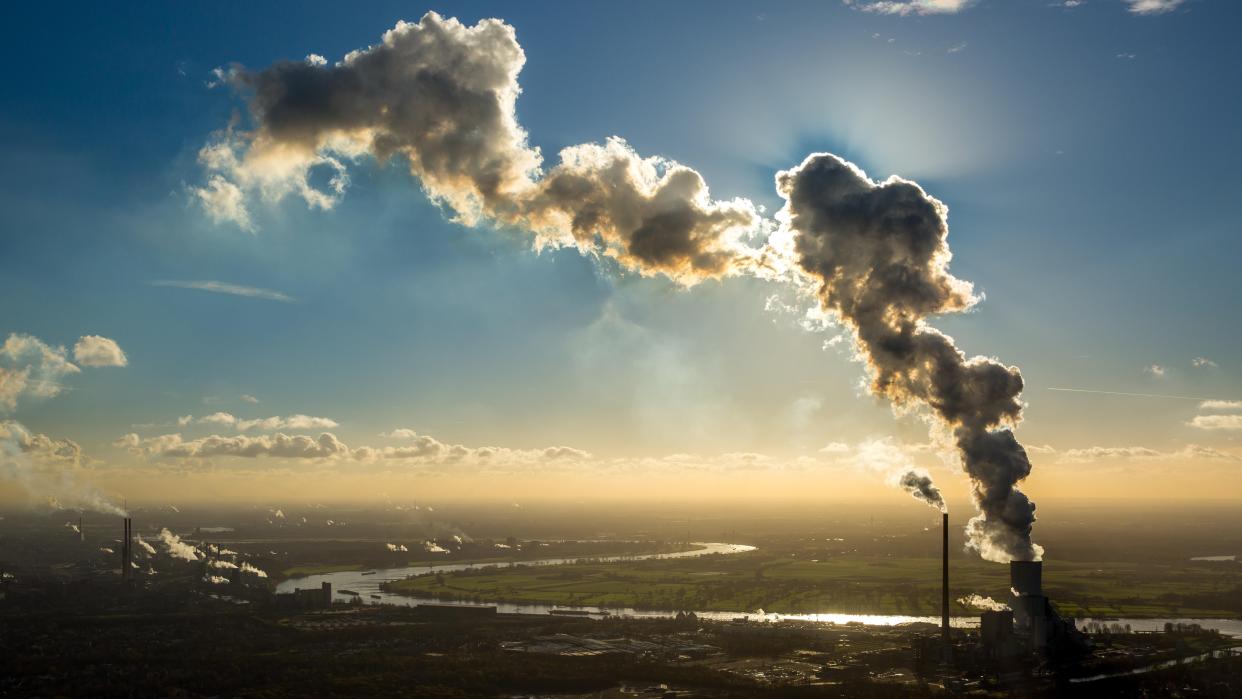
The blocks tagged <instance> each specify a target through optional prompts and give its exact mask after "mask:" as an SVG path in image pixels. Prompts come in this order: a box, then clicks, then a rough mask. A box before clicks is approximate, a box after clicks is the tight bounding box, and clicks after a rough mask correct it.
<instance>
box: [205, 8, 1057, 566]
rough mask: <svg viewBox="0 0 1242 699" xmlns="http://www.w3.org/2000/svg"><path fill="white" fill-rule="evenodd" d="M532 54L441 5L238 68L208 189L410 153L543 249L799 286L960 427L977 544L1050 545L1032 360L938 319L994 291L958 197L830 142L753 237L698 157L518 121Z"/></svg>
mask: <svg viewBox="0 0 1242 699" xmlns="http://www.w3.org/2000/svg"><path fill="white" fill-rule="evenodd" d="M897 4H899V5H908V4H910V3H897ZM932 4H935V3H930V4H929V3H920V4H919V5H920V6H927V7H930V6H931V5H932ZM955 4H965V3H955ZM524 62H525V55H524V53H523V52H522V49H521V47H520V46H519V45H518V43H517V40H516V37H515V34H514V31H513V28H512V27H510V26H508V25H506V24H505V23H503V22H502V21H500V20H495V19H488V20H483V21H481V22H479V23H478V24H476V25H475V26H473V27H468V26H465V25H463V24H461V23H460V22H458V21H457V20H455V19H445V18H443V17H441V16H440V15H438V14H435V13H428V14H427V15H425V16H424V17H423V18H422V19H421V20H420V21H419V22H417V23H407V22H400V23H398V24H397V26H396V27H395V28H393V29H392V30H390V31H388V32H387V33H385V34H384V35H383V37H382V39H381V41H380V43H378V44H376V45H374V46H371V47H369V48H366V49H362V50H358V51H353V52H351V53H349V54H348V55H346V56H345V57H344V58H343V59H342V60H341V61H339V62H337V63H328V62H327V61H326V60H324V59H322V58H320V57H313V58H309V59H307V60H305V61H297V62H292V61H285V62H280V63H276V64H274V65H272V66H270V67H268V68H266V69H262V70H248V69H246V68H244V67H242V66H232V67H230V68H229V69H227V70H221V71H219V72H218V79H219V82H220V83H222V84H227V85H229V86H231V87H232V88H233V89H234V90H235V91H237V92H238V93H239V94H241V95H243V96H244V98H245V99H246V100H247V101H248V106H249V112H250V117H251V128H249V130H245V129H238V128H229V129H227V130H225V131H223V132H221V133H220V134H218V135H217V137H216V138H215V139H214V140H213V141H212V142H211V143H209V144H208V145H207V146H205V147H204V148H203V149H202V151H201V152H200V154H199V156H200V161H201V162H202V164H203V166H204V168H205V169H206V171H207V176H208V184H207V185H206V186H204V187H200V188H198V189H196V190H195V192H194V193H195V195H196V197H197V198H198V199H199V201H200V203H202V204H203V205H204V206H205V207H206V208H207V210H208V212H209V213H210V214H211V216H212V217H213V218H216V219H217V220H223V219H232V220H234V221H236V222H237V223H238V224H239V225H241V226H242V227H243V228H253V218H252V217H251V215H250V212H249V209H248V208H247V207H248V206H249V204H250V202H252V201H254V200H255V199H256V198H261V199H264V200H266V201H278V200H280V199H282V198H284V197H285V196H288V195H295V196H300V197H301V198H302V199H304V200H305V201H306V202H307V204H308V205H309V206H311V207H318V208H325V209H326V208H330V207H332V206H333V205H335V203H336V202H337V200H338V199H339V198H340V197H341V196H342V195H343V193H344V191H345V189H346V188H347V186H348V173H347V165H346V163H347V162H349V161H353V160H358V159H362V158H370V159H374V160H375V161H379V162H387V161H389V160H392V159H398V160H400V161H401V162H402V163H403V164H405V165H406V166H407V167H408V168H409V169H410V172H411V173H412V174H413V175H414V176H416V177H417V178H418V179H419V181H420V182H421V184H422V187H423V189H424V190H425V191H426V192H427V193H428V194H429V195H430V196H431V197H432V198H433V199H435V200H436V201H437V202H440V203H442V204H444V205H446V206H447V207H448V208H449V209H451V210H452V212H453V213H454V214H455V218H456V220H457V221H459V222H461V223H463V224H466V225H473V224H475V223H479V222H483V221H488V222H491V223H494V224H499V225H501V226H504V227H509V228H516V229H519V230H524V231H526V233H527V234H528V235H530V236H531V238H532V240H533V242H534V245H535V246H536V247H541V248H542V247H548V246H552V247H555V246H574V247H576V248H577V249H579V250H580V251H582V252H584V253H585V254H589V255H594V256H603V257H608V258H612V259H614V260H616V261H617V262H618V263H619V264H620V265H621V266H622V267H624V268H626V269H628V270H631V271H635V272H637V273H639V274H642V275H659V274H662V275H665V276H667V277H669V278H670V279H673V280H676V281H677V282H680V283H682V284H687V285H688V284H693V283H695V282H697V281H700V280H703V279H707V278H716V277H721V276H726V275H730V274H740V273H753V274H757V275H762V276H767V277H778V278H789V279H792V280H794V281H797V282H799V283H800V284H801V285H804V286H808V287H811V288H813V290H814V293H815V294H816V296H817V298H818V300H819V303H820V306H821V307H822V309H823V310H824V311H825V312H827V313H829V314H831V315H832V316H835V318H836V319H837V320H839V321H840V322H841V323H842V324H843V325H844V327H845V328H846V330H847V332H848V333H849V334H850V335H851V336H852V337H853V339H854V343H855V346H856V348H857V352H858V354H859V356H860V357H862V358H863V359H864V360H865V361H866V362H867V364H868V367H869V369H870V372H871V375H872V383H871V390H872V392H873V393H874V394H875V395H877V396H880V397H883V398H886V399H888V400H890V401H891V402H892V403H893V405H894V406H895V407H896V408H898V409H902V410H919V411H923V412H924V413H925V414H928V415H930V416H931V417H933V418H934V420H935V422H936V424H937V428H936V429H937V430H940V429H944V430H947V431H948V432H949V433H950V435H951V438H952V439H953V441H954V443H955V446H956V449H957V451H958V453H959V455H960V458H961V461H962V464H963V467H964V469H965V471H966V473H967V474H968V475H969V476H970V478H971V482H972V494H973V496H974V501H975V504H976V506H977V508H978V509H979V514H978V516H976V517H975V518H974V519H972V520H971V521H970V523H969V524H968V526H967V532H968V541H969V545H970V546H971V547H972V548H974V549H975V550H977V551H978V552H979V553H980V554H981V555H982V556H983V557H984V558H986V559H988V560H994V561H1008V560H1011V559H1020V560H1034V559H1038V558H1039V557H1040V556H1041V555H1042V549H1040V547H1038V546H1036V545H1035V544H1033V543H1032V542H1031V527H1032V525H1033V523H1034V521H1035V516H1034V511H1035V506H1034V504H1033V503H1032V502H1030V500H1029V499H1027V497H1026V496H1025V495H1024V494H1023V493H1022V492H1021V491H1020V490H1019V489H1018V488H1017V485H1018V483H1019V482H1020V481H1021V480H1023V479H1024V478H1025V477H1026V476H1027V475H1028V474H1029V473H1030V469H1031V464H1030V461H1029V460H1028V459H1027V455H1026V452H1025V451H1024V450H1023V448H1022V446H1021V445H1020V444H1019V443H1018V441H1017V440H1016V438H1015V437H1014V435H1013V432H1012V429H1013V428H1014V427H1015V426H1016V425H1017V423H1018V422H1019V421H1020V420H1021V413H1022V404H1021V402H1020V401H1019V395H1020V393H1021V390H1022V386H1023V382H1022V377H1021V374H1020V373H1019V372H1018V370H1017V369H1016V368H1014V367H1009V366H1006V365H1004V364H1001V363H1000V362H998V361H995V360H992V359H988V358H984V357H973V358H967V357H966V356H965V355H964V354H963V353H962V352H961V351H960V350H958V348H957V347H956V345H955V344H954V342H953V340H952V339H951V338H949V337H948V336H946V335H944V334H943V333H941V332H939V331H937V330H935V329H934V328H932V327H930V326H929V325H928V324H927V320H928V318H930V317H931V316H935V315H938V314H942V313H954V312H961V311H965V310H967V309H969V308H970V307H971V306H973V305H974V304H975V303H976V302H977V300H978V299H977V297H976V296H975V295H974V293H973V290H972V287H971V285H970V284H969V283H968V282H965V281H962V280H959V279H957V278H955V277H953V276H952V275H951V274H950V273H949V271H948V265H949V260H950V258H951V257H952V255H951V254H950V251H949V247H948V243H947V236H948V225H947V207H945V206H944V204H942V203H941V202H940V201H938V200H936V199H935V198H933V197H931V196H929V195H928V194H926V193H925V192H924V191H923V190H922V189H921V188H920V187H919V186H918V185H917V184H915V183H913V182H910V181H907V180H903V179H900V178H896V177H894V178H890V179H889V180H887V181H884V182H873V181H872V180H871V179H869V178H868V177H867V176H866V175H865V174H864V173H863V172H862V171H861V170H860V169H858V168H857V167H855V166H854V165H852V164H850V163H848V162H846V161H844V160H842V159H841V158H838V157H836V156H834V155H830V154H822V153H821V154H814V155H811V156H809V157H808V158H806V159H805V160H804V161H803V162H802V163H801V164H800V165H798V166H797V167H795V168H792V169H790V170H787V171H783V172H781V173H779V174H778V176H777V178H776V185H777V191H778V193H779V194H780V195H781V196H782V197H783V198H784V199H785V200H786V204H785V206H784V208H783V209H782V210H781V212H780V213H779V214H778V216H777V223H778V224H779V228H777V229H776V230H775V232H773V233H772V235H771V237H770V238H769V243H768V245H767V246H765V247H762V248H752V247H750V246H748V245H747V240H748V239H749V238H751V237H752V236H754V235H757V234H759V233H763V232H770V231H772V224H771V222H767V221H764V220H762V219H761V217H760V216H759V214H758V209H757V207H755V206H754V205H753V204H752V203H751V202H749V201H745V200H733V201H717V200H713V199H711V197H710V195H709V193H708V189H707V186H706V184H705V183H704V181H703V178H702V177H701V176H700V175H699V173H698V172H696V171H694V170H692V169H690V168H687V167H684V166H682V165H679V164H677V163H673V162H670V161H666V160H663V159H660V158H644V157H642V156H640V155H638V154H637V153H635V152H634V151H633V149H631V148H630V147H629V146H628V145H627V144H626V143H625V142H624V141H623V140H621V139H617V138H613V139H609V140H607V141H606V142H605V143H603V144H585V145H578V146H571V147H568V148H565V149H564V150H562V151H561V154H560V162H559V163H558V164H556V165H554V166H553V167H551V168H550V169H548V170H546V171H545V170H544V169H543V159H542V155H541V153H540V152H539V150H538V149H535V148H532V147H531V146H530V145H529V144H528V141H527V135H526V132H525V131H524V130H523V129H522V128H521V126H520V125H519V124H518V122H517V118H516V112H515V105H516V99H517V96H518V93H519V92H520V88H519V86H518V82H517V76H518V73H519V72H520V70H521V68H522V66H523V64H524ZM316 169H318V170H319V171H321V172H323V171H327V172H330V173H332V178H331V181H330V183H329V185H328V187H327V189H315V188H314V187H312V186H311V184H310V180H311V174H312V171H313V170H316ZM221 446H224V447H226V449H225V451H229V450H231V449H232V448H240V449H242V450H243V451H244V450H245V447H243V446H242V445H240V444H229V443H227V442H219V441H217V442H214V443H212V444H210V445H207V444H202V445H195V449H194V450H195V451H197V450H198V449H199V448H202V447H208V450H211V449H215V448H219V447H221ZM247 446H249V445H247ZM307 446H308V447H310V448H311V449H312V451H318V450H322V449H323V447H324V446H325V445H322V444H319V445H315V444H313V443H312V444H308V445H307ZM331 446H332V449H329V450H328V451H329V452H332V453H337V452H335V451H334V450H335V448H336V445H331ZM903 481H905V482H906V484H907V485H906V486H905V487H907V488H908V489H910V491H911V492H912V493H915V494H916V495H917V496H920V497H932V493H933V492H935V491H934V490H933V489H932V486H931V484H930V483H926V482H924V481H923V480H922V479H921V476H920V475H919V474H915V475H914V476H913V477H911V478H909V479H905V478H899V479H898V483H899V484H901V483H902V482H903ZM932 504H935V502H934V501H932Z"/></svg>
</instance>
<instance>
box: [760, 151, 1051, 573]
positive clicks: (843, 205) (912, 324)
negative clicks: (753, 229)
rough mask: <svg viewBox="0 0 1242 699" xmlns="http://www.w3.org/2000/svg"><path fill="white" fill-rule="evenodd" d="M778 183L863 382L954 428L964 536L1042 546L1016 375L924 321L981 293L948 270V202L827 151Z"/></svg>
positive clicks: (1004, 556)
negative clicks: (969, 498)
mask: <svg viewBox="0 0 1242 699" xmlns="http://www.w3.org/2000/svg"><path fill="white" fill-rule="evenodd" d="M776 188H777V191H778V192H779V193H780V195H781V196H782V197H784V198H785V201H786V204H785V207H784V208H783V209H782V210H781V211H780V212H779V213H778V214H777V216H778V218H779V219H780V220H781V221H782V223H783V224H784V226H785V227H786V228H787V229H788V231H789V232H790V233H791V237H790V238H789V239H787V240H788V242H789V243H790V244H791V246H792V252H793V255H794V257H795V259H796V261H797V264H798V266H799V268H800V269H801V271H802V272H803V273H804V274H805V275H807V277H809V278H810V279H811V280H812V281H813V283H814V284H815V286H816V287H817V288H816V291H817V294H818V296H819V300H820V303H821V305H822V306H823V307H824V308H825V309H826V310H830V311H833V312H834V313H835V314H836V315H837V317H838V318H840V319H841V321H842V322H843V323H844V324H845V326H846V327H847V328H848V329H849V330H850V331H851V332H852V333H853V336H854V343H855V346H856V347H857V348H858V352H859V354H860V355H861V356H862V358H863V359H864V360H865V361H866V362H867V365H868V368H869V369H870V371H871V379H872V381H871V392H872V393H874V394H875V395H877V396H881V397H884V398H887V399H888V400H889V401H891V402H892V404H893V405H894V407H895V408H897V409H898V410H902V409H906V410H909V409H919V408H921V409H927V410H929V411H930V413H931V414H932V415H933V416H934V417H935V418H937V420H938V421H939V422H940V423H941V424H942V425H944V426H945V427H947V428H948V429H949V430H950V432H951V433H952V437H953V439H954V441H955V443H956V446H957V449H958V452H959V454H960V456H961V459H962V465H963V467H964V469H965V471H966V473H967V475H969V476H970V479H971V484H972V494H973V496H974V501H975V504H976V506H977V507H978V509H979V511H980V512H979V515H978V516H976V517H975V518H973V519H971V520H970V522H969V524H968V525H967V527H966V531H967V536H968V543H967V545H968V546H970V547H971V548H973V549H975V550H977V551H978V552H979V553H980V555H982V556H983V557H984V558H986V559H988V560H992V561H1001V562H1003V561H1008V560H1011V559H1019V560H1034V559H1037V558H1039V557H1040V555H1041V554H1042V549H1040V548H1039V547H1038V546H1036V545H1034V544H1032V543H1031V526H1032V525H1033V524H1034V522H1035V504H1034V503H1032V502H1031V501H1030V500H1028V499H1027V497H1026V495H1025V494H1023V493H1022V492H1021V491H1020V490H1018V489H1017V487H1016V486H1017V483H1018V482H1019V481H1021V480H1022V479H1023V478H1026V476H1027V475H1028V474H1029V473H1030V471H1031V464H1030V461H1029V460H1027V457H1026V451H1025V450H1023V448H1022V446H1021V445H1020V444H1018V441H1017V439H1015V438H1014V436H1013V432H1012V431H1011V429H1010V428H1011V427H1012V426H1014V425H1016V424H1017V423H1018V421H1019V420H1021V417H1022V403H1021V402H1020V401H1019V400H1018V396H1019V394H1020V393H1021V391H1022V375H1021V374H1020V373H1019V372H1018V370H1017V368H1015V367H1009V366H1005V365H1004V364H1001V363H1000V362H997V361H995V360H992V359H988V358H985V357H972V358H970V359H967V358H966V356H965V355H964V354H963V353H962V352H961V351H960V350H959V349H958V348H957V346H956V345H955V344H954V343H953V339H952V338H950V337H949V336H947V335H945V334H943V333H941V332H940V331H938V330H936V329H935V328H932V327H930V326H929V325H927V322H926V320H927V318H928V317H929V316H932V315H936V314H940V313H953V312H960V311H964V310H966V309H968V308H970V307H971V306H972V305H974V304H975V303H976V302H977V300H978V299H977V297H976V296H975V295H974V292H973V289H972V288H971V285H970V283H969V282H965V281H962V280H960V279H957V278H956V277H954V276H953V275H951V274H950V273H949V260H950V259H951V258H952V254H951V253H950V252H949V246H948V234H949V228H948V224H947V217H948V208H947V207H946V206H945V205H944V204H943V203H941V202H940V201H938V200H937V199H935V198H933V197H931V196H929V195H928V194H927V193H926V192H924V191H923V189H922V188H920V187H919V186H918V185H917V184H915V183H913V182H910V181H908V180H903V179H901V178H899V177H891V178H889V179H888V180H886V181H884V182H880V183H877V182H873V181H872V180H871V179H870V178H868V177H867V175H866V174H865V173H864V172H863V171H862V170H860V169H859V168H858V167H857V166H855V165H853V164H851V163H848V162H846V161H844V160H842V159H841V158H839V157H837V156H835V155H830V154H826V153H818V154H815V155H811V156H809V157H807V158H806V160H804V161H803V162H802V163H801V164H800V165H798V166H797V167H795V168H793V169H790V170H786V171H783V172H780V173H778V174H777V176H776Z"/></svg>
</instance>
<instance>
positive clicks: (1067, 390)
mask: <svg viewBox="0 0 1242 699" xmlns="http://www.w3.org/2000/svg"><path fill="white" fill-rule="evenodd" d="M1048 390H1049V391H1061V392H1064V393H1098V394H1101V395H1105V396H1130V397H1132V398H1171V399H1174V400H1193V401H1196V402H1202V401H1207V400H1218V399H1216V398H1195V397H1194V396H1175V395H1172V394H1168V393H1128V392H1126V391H1097V390H1094V389H1090V388H1054V387H1049V388H1048Z"/></svg>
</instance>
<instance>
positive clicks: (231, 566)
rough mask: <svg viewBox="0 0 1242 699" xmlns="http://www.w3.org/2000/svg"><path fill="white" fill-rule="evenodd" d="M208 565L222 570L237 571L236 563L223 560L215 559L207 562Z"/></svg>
mask: <svg viewBox="0 0 1242 699" xmlns="http://www.w3.org/2000/svg"><path fill="white" fill-rule="evenodd" d="M207 565H209V566H211V567H212V568H220V569H221V570H237V564H236V563H230V562H228V561H221V560H218V559H214V558H213V559H212V560H209V561H207Z"/></svg>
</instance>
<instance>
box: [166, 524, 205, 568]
mask: <svg viewBox="0 0 1242 699" xmlns="http://www.w3.org/2000/svg"><path fill="white" fill-rule="evenodd" d="M160 541H161V542H162V543H163V544H164V549H165V550H166V551H168V555H170V556H172V557H173V558H180V559H181V560H183V561H197V560H198V549H195V548H194V547H193V546H191V545H189V544H187V543H185V542H184V541H182V540H181V537H179V536H177V535H176V534H173V533H172V532H170V531H168V530H167V529H161V530H160Z"/></svg>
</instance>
